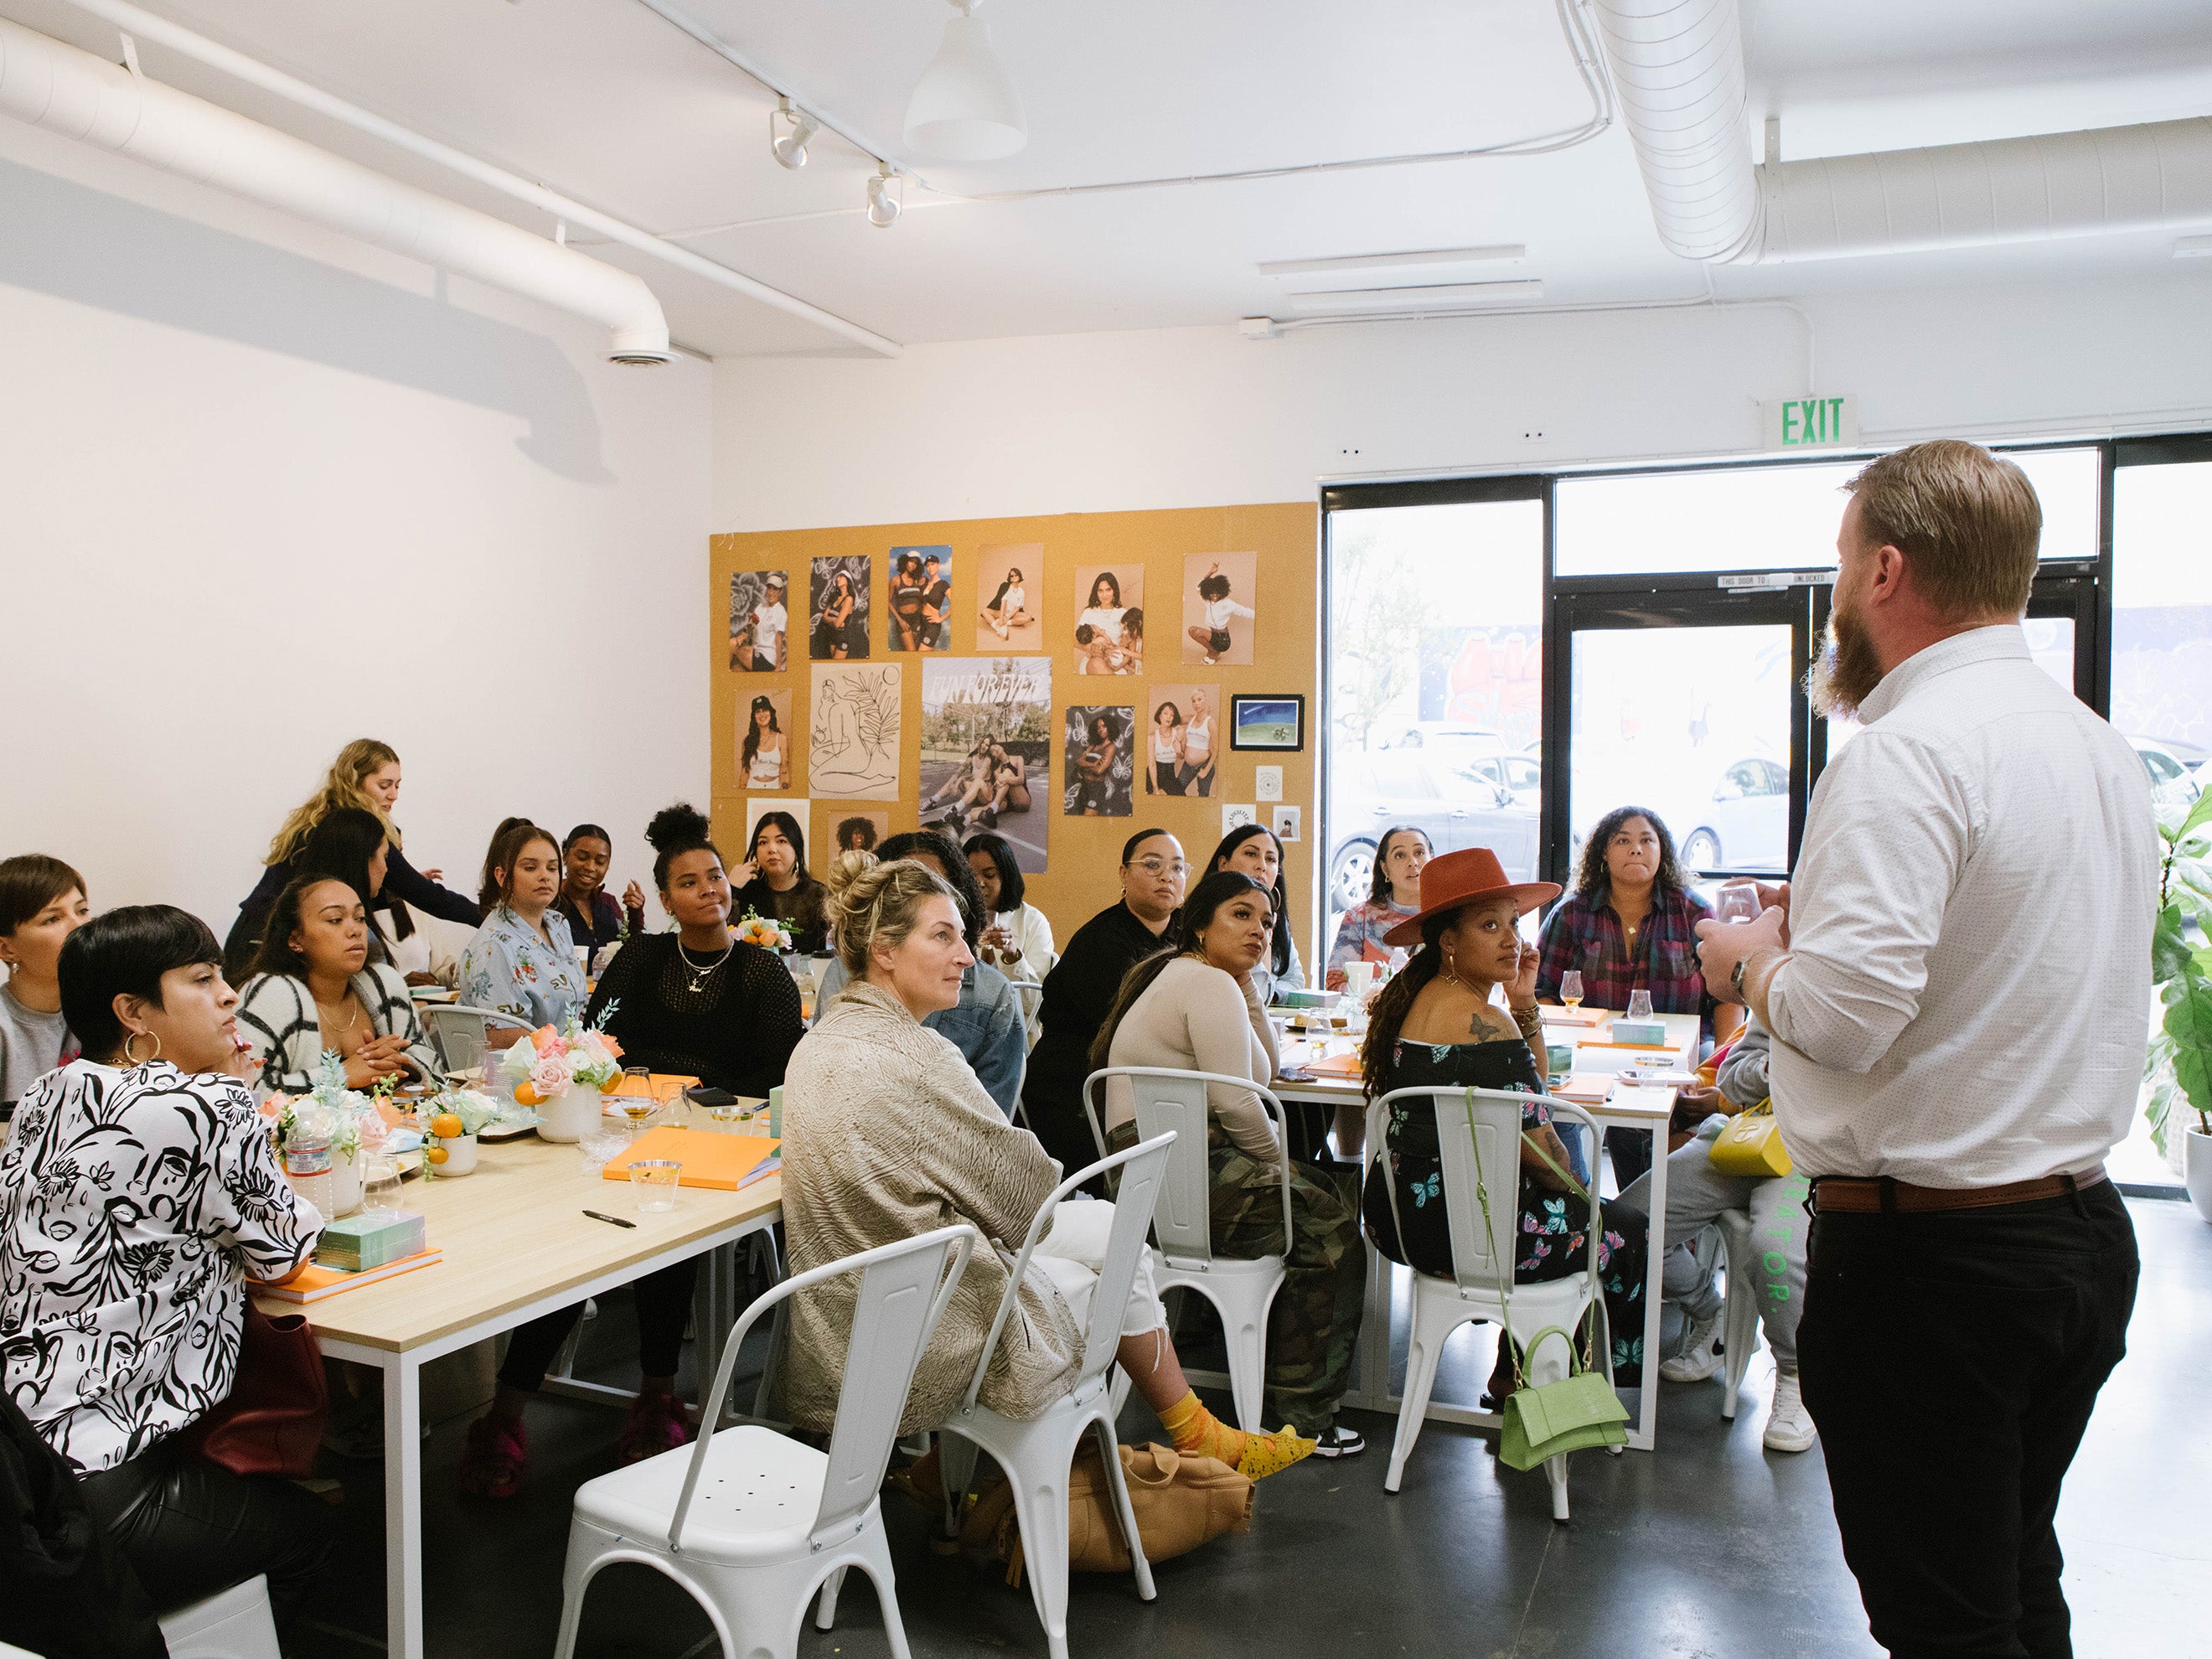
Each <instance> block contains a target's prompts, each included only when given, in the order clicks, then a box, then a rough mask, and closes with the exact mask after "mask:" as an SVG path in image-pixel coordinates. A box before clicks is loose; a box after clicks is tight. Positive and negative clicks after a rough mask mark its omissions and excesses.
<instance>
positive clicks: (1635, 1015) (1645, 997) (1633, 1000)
mask: <svg viewBox="0 0 2212 1659" xmlns="http://www.w3.org/2000/svg"><path fill="white" fill-rule="evenodd" d="M1628 1017H1629V1018H1631V1019H1649V1018H1651V993H1650V992H1649V991H1631V992H1630V993H1629V994H1628Z"/></svg>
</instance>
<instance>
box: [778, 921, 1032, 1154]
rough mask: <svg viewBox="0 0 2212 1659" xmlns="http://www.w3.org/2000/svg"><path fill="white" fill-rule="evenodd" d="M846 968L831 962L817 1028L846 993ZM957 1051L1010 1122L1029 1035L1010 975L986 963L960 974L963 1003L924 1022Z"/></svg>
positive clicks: (818, 994) (818, 991)
mask: <svg viewBox="0 0 2212 1659" xmlns="http://www.w3.org/2000/svg"><path fill="white" fill-rule="evenodd" d="M845 985H846V974H845V964H844V963H842V962H841V961H839V960H837V959H836V958H835V957H832V958H831V959H830V963H829V971H828V972H827V973H825V974H824V975H823V979H822V983H821V984H820V985H818V986H817V987H815V990H814V1023H815V1024H817V1025H819V1024H821V1023H822V1016H823V1014H825V1013H827V1012H829V1004H830V1003H831V1001H832V1000H835V999H836V995H837V994H838V993H839V992H840V991H842V990H843V989H844V988H845ZM921 1023H922V1024H924V1025H926V1026H927V1027H928V1028H929V1029H930V1030H933V1031H935V1032H937V1033H938V1034H939V1036H942V1037H944V1038H945V1041H946V1042H950V1043H951V1045H952V1046H953V1047H954V1048H957V1049H958V1050H959V1051H960V1053H961V1055H962V1057H963V1059H965V1060H967V1062H968V1064H969V1067H970V1069H972V1070H973V1071H974V1072H975V1080H976V1081H977V1082H978V1083H981V1085H983V1090H984V1092H985V1093H987V1094H988V1095H989V1096H990V1097H991V1098H992V1099H994V1100H995V1101H997V1102H998V1103H999V1109H1000V1111H1002V1112H1004V1113H1005V1114H1006V1115H1007V1116H1008V1117H1010V1118H1011V1117H1012V1116H1013V1115H1014V1103H1015V1102H1017V1101H1018V1100H1019V1099H1020V1098H1021V1093H1022V1073H1023V1072H1024V1070H1025V1069H1026V1068H1027V1064H1028V1060H1029V1053H1030V1045H1029V1031H1028V1028H1027V1027H1026V1025H1025V1024H1024V1022H1023V1019H1022V1000H1021V998H1020V997H1019V996H1018V995H1016V994H1015V992H1014V987H1013V986H1012V984H1011V983H1010V982H1009V981H1007V979H1006V975H1004V974H1002V973H1000V971H999V970H998V969H995V968H994V967H992V966H990V965H989V964H988V963H981V962H979V963H974V964H973V965H971V966H970V967H969V969H968V971H967V972H965V973H963V975H960V1000H959V1001H958V1002H957V1004H955V1005H954V1006H952V1007H950V1008H940V1009H939V1010H938V1011H937V1012H935V1013H933V1014H932V1015H930V1016H929V1018H927V1019H925V1020H923V1021H922V1022H921Z"/></svg>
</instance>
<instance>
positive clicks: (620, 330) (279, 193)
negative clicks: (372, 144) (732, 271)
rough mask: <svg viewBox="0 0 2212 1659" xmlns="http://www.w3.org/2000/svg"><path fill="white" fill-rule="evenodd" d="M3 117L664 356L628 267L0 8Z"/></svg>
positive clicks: (649, 306) (616, 343)
mask: <svg viewBox="0 0 2212 1659" xmlns="http://www.w3.org/2000/svg"><path fill="white" fill-rule="evenodd" d="M0 115H9V116H12V117H14V118H15V119H16V120H18V121H21V122H24V123H26V124H27V125H31V126H34V127H38V128H40V129H42V130H44V131H48V132H54V133H59V134H61V135H62V136H64V137H69V138H75V139H78V140H80V141H82V142H83V143H88V144H92V145H94V146H96V147H98V148H99V149H104V150H107V151H109V152H111V153H112V154H114V155H124V156H128V157H129V158H131V160H132V161H142V162H143V163H145V164H146V165H147V166H149V167H158V168H160V169H161V171H163V172H165V173H175V174H176V175H178V176H179V178H185V179H192V180H194V181H196V182H197V183H199V184H203V185H211V186H213V187H214V188H215V189H217V190H221V191H228V192H229V193H230V194H232V195H234V196H240V197H246V199H247V200H249V201H254V202H259V203H262V204H264V205H266V206H269V207H273V208H276V209H278V210H281V211H283V212H286V213H289V214H293V215H295V216H297V217H299V218H302V219H307V220H312V221H313V222H315V223H317V224H319V225H324V226H327V227H328V228H331V229H332V230H336V231H340V232H343V234H347V235H349V236H354V237H357V238H359V239H360V240H362V241H364V242H371V243H374V244H375V245H376V246H379V247H385V248H389V249H391V250H392V252H395V253H402V254H405V255H407V256H409V257H410V258H416V259H421V260H422V261H424V262H425V263H427V264H433V265H437V266H440V267H442V268H443V269H445V270H453V271H458V272H459V273H460V274H461V275H463V276H471V277H474V278H475V279H477V281H479V282H483V283H489V284H490V285H491V286H492V287H495V288H501V289H507V291H508V292H509V293H513V294H520V295H526V296H527V297H528V298H531V299H533V300H538V301H543V302H544V304H547V305H550V306H553V307H556V308H558V309H560V310H562V311H566V312H570V313H574V314H575V315H577V316H580V317H587V318H589V319H592V321H593V322H596V323H599V324H601V325H604V326H605V327H606V328H608V329H609V330H611V331H612V338H611V341H610V343H609V345H608V349H607V356H609V358H610V359H611V360H612V361H613V362H618V363H665V362H668V361H669V359H670V357H671V355H672V354H671V350H670V348H669V343H668V323H667V319H665V317H663V316H662V314H661V310H660V302H659V301H657V300H655V299H654V298H653V290H652V289H649V288H647V286H646V285H645V283H643V282H641V280H639V279H638V278H637V277H635V276H632V275H630V273H629V272H628V271H626V270H616V269H615V268H614V267H613V266H612V265H609V264H601V263H600V262H599V260H597V259H592V258H587V257H586V256H585V255H583V254H580V253H576V252H572V251H570V250H569V249H568V248H566V247H562V246H557V245H556V244H555V243H552V242H549V241H547V240H545V239H544V238H543V237H540V236H533V235H532V234H530V233H529V232H528V231H526V230H523V229H521V228H518V227H516V226H514V225H510V224H508V223H507V222H506V221H504V220H502V219H495V218H493V217H491V216H489V214H483V213H478V212H477V211H476V210H473V209H471V208H465V207H462V206H459V204H455V203H453V202H448V201H447V200H445V199H444V198H443V197H438V196H433V195H431V194H430V193H429V192H428V191H422V190H417V189H416V188H415V187H414V186H413V185H403V184H401V183H399V182H398V180H397V179H387V178H386V177H385V176H384V175H383V174H382V173H374V172H372V171H371V170H370V169H368V167H362V166H360V165H358V164H357V163H355V162H352V161H344V160H342V159H341V158H339V157H337V156H335V155H331V154H330V153H329V152H328V151H326V150H320V149H316V148H315V147H314V146H313V145H312V144H308V143H302V142H301V140H299V139H297V138H294V137H290V136H289V135H288V134H285V133H281V132H278V131H275V130H274V129H272V128H270V127H264V126H262V125H259V124H258V123H257V122H253V121H249V120H247V119H246V118H245V117H244V116H242V115H238V114H234V113H233V112H231V111H229V110H227V109H223V108H221V107H219V106H216V105H214V104H210V103H205V102H204V101H202V100H199V99H197V98H193V97H191V96H188V95H187V94H184V93H181V92H179V91H177V90H176V89H175V88H171V87H165V86H163V85H161V83H160V82H156V81H149V80H146V79H145V78H143V76H139V75H137V74H135V73H133V72H132V71H131V70H128V69H123V68H118V66H117V65H115V64H110V63H107V62H106V61H105V60H104V59H101V58H95V57H94V56H93V55H92V54H91V53H90V52H80V51H78V50H77V49H76V47H75V46H64V44H63V43H62V42H60V41H58V40H52V39H50V38H49V37H47V36H46V35H43V34H40V33H36V32H34V31H33V30H31V29H27V28H25V27H22V25H21V24H20V23H15V22H12V21H9V20H8V19H6V18H0Z"/></svg>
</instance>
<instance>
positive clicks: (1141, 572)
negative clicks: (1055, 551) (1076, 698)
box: [1075, 559, 1145, 674]
mask: <svg viewBox="0 0 2212 1659" xmlns="http://www.w3.org/2000/svg"><path fill="white" fill-rule="evenodd" d="M1144 606H1145V567H1144V562H1143V561H1141V560H1139V559H1131V560H1129V561H1127V562H1126V563H1123V564H1083V565H1078V566H1077V567H1076V568H1075V671H1076V672H1077V673H1079V674H1141V673H1143V672H1144V671H1145V609H1144Z"/></svg>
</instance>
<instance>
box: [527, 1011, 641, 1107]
mask: <svg viewBox="0 0 2212 1659" xmlns="http://www.w3.org/2000/svg"><path fill="white" fill-rule="evenodd" d="M614 1011H615V1005H614V1004H613V1003H611V1002H610V1003H609V1004H608V1005H607V1006H606V1009H605V1012H602V1013H601V1014H600V1016H599V1024H597V1025H594V1026H592V1027H589V1028H588V1029H587V1028H586V1026H585V1025H584V1024H582V1022H581V1021H580V1020H578V1019H577V1018H575V1017H574V1016H573V1015H571V1016H570V1017H569V1020H568V1026H567V1029H565V1030H559V1031H556V1030H554V1029H553V1028H552V1027H551V1026H550V1025H541V1026H539V1027H538V1029H537V1030H534V1031H532V1033H531V1034H530V1035H529V1036H526V1037H525V1038H523V1039H522V1040H521V1041H520V1042H517V1043H516V1044H515V1045H514V1046H513V1048H509V1049H508V1050H507V1054H506V1056H505V1058H503V1059H502V1060H501V1061H500V1063H499V1076H500V1078H501V1079H502V1080H503V1081H505V1082H507V1083H509V1084H512V1085H513V1087H514V1098H515V1102H516V1103H517V1104H518V1105H522V1106H537V1105H541V1104H543V1103H544V1102H546V1101H549V1100H550V1099H552V1098H553V1097H554V1096H556V1095H557V1094H559V1093H560V1092H561V1091H562V1090H564V1089H567V1088H570V1087H572V1086H574V1085H577V1084H583V1085H587V1086H588V1087H591V1088H593V1089H597V1090H598V1091H599V1092H600V1093H601V1094H605V1093H607V1092H608V1091H611V1089H613V1088H614V1086H615V1085H617V1084H618V1083H620V1082H621V1081H622V1074H623V1073H622V1044H621V1043H619V1042H616V1041H615V1039H614V1037H613V1036H612V1035H611V1034H610V1033H609V1032H608V1031H607V1030H605V1029H604V1028H605V1024H606V1022H607V1019H608V1018H609V1017H610V1016H611V1015H612V1014H613V1012H614Z"/></svg>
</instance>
